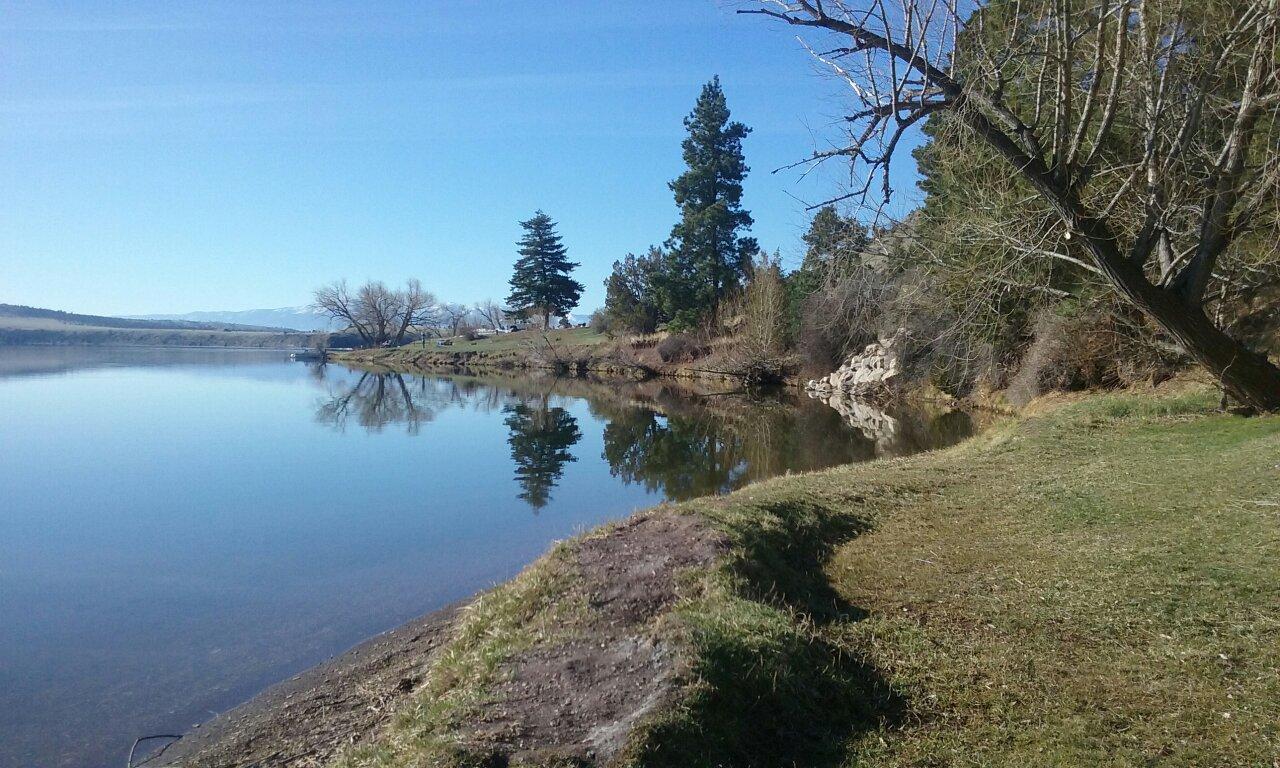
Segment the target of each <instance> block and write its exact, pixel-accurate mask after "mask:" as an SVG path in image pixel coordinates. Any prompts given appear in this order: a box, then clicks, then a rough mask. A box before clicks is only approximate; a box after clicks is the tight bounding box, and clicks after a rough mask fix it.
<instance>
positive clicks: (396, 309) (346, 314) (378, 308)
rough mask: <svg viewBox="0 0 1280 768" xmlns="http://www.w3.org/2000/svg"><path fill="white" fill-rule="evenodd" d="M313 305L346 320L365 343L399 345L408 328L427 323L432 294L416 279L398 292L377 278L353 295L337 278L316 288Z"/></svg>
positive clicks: (431, 307)
mask: <svg viewBox="0 0 1280 768" xmlns="http://www.w3.org/2000/svg"><path fill="white" fill-rule="evenodd" d="M312 306H314V307H315V308H316V309H318V310H320V311H321V312H324V313H325V314H327V315H329V317H331V318H333V319H335V320H338V321H340V322H344V323H347V324H348V325H349V326H350V327H351V328H353V329H354V330H355V332H356V333H357V334H359V336H360V339H361V341H363V342H364V343H365V344H366V345H367V346H377V345H380V344H383V343H385V342H393V343H396V344H399V343H401V342H402V341H403V340H404V336H405V333H406V332H408V330H409V328H411V327H413V326H420V325H425V324H428V323H430V322H431V318H432V316H433V312H434V307H435V297H434V296H432V295H431V293H430V292H429V291H427V290H425V289H424V288H423V287H422V283H421V282H419V281H418V280H409V281H408V282H407V283H406V284H405V287H404V288H403V289H401V290H398V291H396V290H391V289H390V288H388V287H387V286H386V284H385V283H382V282H380V281H369V282H367V283H365V284H364V285H362V286H360V287H359V288H358V289H356V291H355V293H354V294H353V293H352V292H351V290H350V289H349V288H348V287H347V282H346V281H345V280H340V281H338V282H335V283H331V284H329V285H326V286H323V287H321V288H319V289H317V290H316V292H315V294H314V297H313V300H312Z"/></svg>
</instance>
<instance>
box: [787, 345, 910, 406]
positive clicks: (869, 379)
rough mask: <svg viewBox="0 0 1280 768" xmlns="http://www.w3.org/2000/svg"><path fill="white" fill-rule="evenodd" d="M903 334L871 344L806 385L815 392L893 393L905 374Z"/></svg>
mask: <svg viewBox="0 0 1280 768" xmlns="http://www.w3.org/2000/svg"><path fill="white" fill-rule="evenodd" d="M901 348H902V334H901V332H899V333H895V334H894V335H893V336H890V337H888V338H882V339H880V340H879V341H876V342H873V343H871V344H868V345H867V347H866V349H864V350H862V352H861V353H860V354H857V355H854V356H853V357H851V358H849V359H848V361H846V362H845V364H844V365H842V366H840V367H839V368H837V369H836V370H835V371H834V372H833V373H831V374H830V375H829V376H824V377H823V378H821V379H811V380H810V381H809V382H808V383H807V384H805V389H806V390H808V391H809V392H810V393H812V394H814V395H818V396H821V397H830V396H832V395H838V394H843V395H849V396H853V397H863V398H884V397H888V396H890V395H892V394H893V393H894V391H895V389H896V388H897V385H898V381H899V379H900V378H901V376H902V353H901Z"/></svg>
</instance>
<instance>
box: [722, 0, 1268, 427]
mask: <svg viewBox="0 0 1280 768" xmlns="http://www.w3.org/2000/svg"><path fill="white" fill-rule="evenodd" d="M757 1H758V2H759V4H760V6H761V7H759V8H753V9H746V10H743V11H741V12H742V13H752V14H760V15H764V16H768V17H772V18H773V19H776V20H779V21H783V22H786V23H787V24H789V25H792V26H794V27H800V28H805V29H809V30H813V31H815V32H817V33H819V34H825V35H829V36H830V38H831V41H830V43H831V44H829V45H828V44H826V42H827V41H824V43H823V44H822V45H820V46H819V45H812V44H806V46H807V47H808V48H809V50H810V52H811V53H812V54H813V55H814V56H815V57H816V58H817V59H818V60H819V61H820V62H822V63H823V65H824V66H826V67H827V68H828V69H829V70H830V71H831V72H832V73H833V74H834V75H836V76H837V77H839V78H841V79H842V80H843V81H844V82H845V83H846V84H847V86H848V87H849V89H850V91H851V92H852V93H853V95H854V98H855V99H856V100H857V102H858V106H857V108H856V109H855V110H854V111H853V112H852V113H851V114H849V115H848V117H847V119H846V123H847V125H848V126H849V130H848V137H847V138H848V141H847V142H844V143H842V144H840V145H838V146H835V147H833V148H831V149H828V150H823V151H819V152H815V153H814V155H813V156H812V157H810V158H809V159H808V160H807V161H806V162H809V163H816V162H821V161H823V160H826V159H828V158H837V157H840V158H847V159H849V160H850V161H851V162H853V163H854V164H855V165H857V166H858V167H859V168H860V169H861V170H862V171H863V172H864V174H863V177H862V179H863V180H862V183H861V185H860V186H859V187H858V188H856V189H854V190H853V191H851V192H850V193H849V194H848V195H845V196H844V197H856V198H859V199H861V200H863V201H864V202H866V201H868V200H869V199H870V198H873V197H875V194H876V192H875V191H874V190H873V186H875V182H876V181H877V180H878V181H879V182H880V184H879V186H880V190H879V193H880V198H881V199H882V200H884V199H887V198H888V196H889V194H890V190H891V186H890V183H889V163H890V159H891V158H892V156H893V154H894V151H895V149H896V148H897V147H898V145H899V143H900V141H901V139H902V137H903V135H904V134H906V132H907V131H909V130H911V129H912V127H913V126H916V125H918V124H919V123H920V122H921V121H922V120H925V119H927V118H929V117H930V116H932V115H939V116H945V119H946V120H947V121H949V124H950V125H952V126H954V128H955V130H956V131H958V132H961V133H964V134H965V135H966V136H969V137H973V138H976V139H977V140H978V141H980V142H982V143H983V144H984V145H985V146H986V147H987V148H988V149H989V150H990V151H991V152H992V153H993V154H994V155H995V156H996V157H997V158H998V159H999V160H1000V162H1002V163H1003V164H1004V167H1006V168H1007V169H1008V170H1009V172H1010V174H1011V175H1012V176H1014V177H1016V178H1017V180H1018V182H1019V183H1022V184H1025V185H1027V186H1028V187H1029V188H1030V190H1031V191H1032V192H1033V194H1034V195H1035V196H1037V197H1038V198H1039V199H1040V200H1041V201H1042V202H1043V204H1045V205H1046V206H1047V208H1048V209H1049V210H1050V211H1052V213H1053V214H1054V215H1055V217H1056V219H1057V220H1058V221H1059V222H1060V226H1061V227H1063V235H1062V240H1063V242H1064V246H1063V248H1062V249H1061V252H1059V251H1058V250H1055V251H1053V252H1052V253H1051V254H1050V255H1052V256H1053V257H1055V258H1058V257H1060V256H1065V257H1066V258H1067V259H1074V260H1076V261H1077V262H1080V263H1081V265H1082V268H1084V269H1087V270H1092V272H1093V273H1094V274H1095V275H1096V276H1097V277H1098V278H1100V279H1102V280H1104V281H1105V282H1106V283H1107V284H1109V285H1110V286H1111V287H1112V288H1113V289H1114V290H1115V291H1116V292H1117V293H1118V294H1119V295H1120V296H1122V297H1123V298H1124V299H1126V300H1127V301H1128V302H1130V303H1131V304H1132V305H1134V306H1135V307H1137V308H1138V309H1139V310H1140V311H1141V312H1142V313H1143V314H1145V315H1146V316H1147V317H1148V318H1150V319H1151V320H1152V321H1154V322H1155V323H1156V324H1157V325H1158V326H1159V327H1160V328H1161V329H1163V330H1164V331H1165V332H1166V333H1167V334H1168V335H1169V336H1171V337H1172V338H1173V339H1175V340H1176V341H1177V342H1178V343H1179V344H1180V345H1181V346H1182V347H1183V348H1185V349H1186V350H1187V352H1188V353H1189V354H1190V355H1191V356H1192V357H1194V358H1195V359H1196V360H1197V361H1198V362H1199V363H1201V364H1202V365H1203V366H1204V367H1205V368H1207V369H1208V370H1209V371H1210V372H1211V373H1213V375H1214V376H1215V377H1217V379H1218V380H1219V381H1220V382H1221V383H1222V386H1223V387H1224V389H1225V390H1226V391H1227V392H1229V393H1230V394H1231V395H1232V396H1234V397H1235V398H1236V399H1238V400H1239V401H1241V402H1242V403H1245V404H1247V405H1249V406H1252V407H1254V408H1257V409H1260V410H1280V369H1277V368H1276V366H1275V365H1273V364H1272V363H1270V362H1269V361H1268V360H1267V359H1266V357H1265V356H1264V355H1260V354H1257V353H1255V352H1253V351H1251V350H1249V349H1248V348H1246V347H1245V346H1244V345H1242V344H1241V343H1239V342H1238V341H1236V340H1235V339H1233V338H1231V337H1230V336H1228V335H1227V334H1226V333H1224V332H1223V331H1222V330H1220V329H1219V328H1218V327H1217V326H1216V325H1215V324H1214V323H1213V322H1212V321H1211V320H1210V319H1209V316H1208V314H1207V313H1206V303H1207V302H1208V301H1210V300H1212V298H1213V297H1214V296H1215V295H1221V294H1222V293H1223V287H1222V283H1223V272H1222V269H1221V267H1222V261H1223V259H1224V258H1229V257H1230V249H1231V248H1232V246H1233V245H1234V244H1237V243H1239V242H1240V241H1241V240H1242V239H1243V238H1245V237H1246V236H1247V235H1249V234H1251V233H1252V232H1254V231H1256V230H1257V229H1258V228H1259V227H1263V226H1268V225H1270V226H1274V224H1275V221H1276V216H1275V210H1276V205H1277V190H1278V189H1280V142H1278V141H1277V140H1276V131H1277V130H1278V127H1277V118H1276V112H1277V107H1280V73H1278V72H1277V66H1276V65H1277V62H1276V57H1277V37H1278V30H1280V0H1237V1H1235V2H1224V3H1215V4H1208V3H1206V4H1200V3H1185V2H1175V1H1174V0H1100V1H1097V0H1000V1H999V2H980V3H977V4H976V5H972V4H970V5H968V6H967V7H968V8H971V9H972V13H969V12H968V11H964V12H962V11H961V7H962V6H960V5H959V4H958V2H957V0H896V3H893V4H891V3H890V2H889V1H888V0H866V2H862V3H858V4H857V7H855V5H854V3H852V2H843V1H842V0H825V1H824V0H795V1H790V0H757ZM1073 252H1074V254H1078V255H1074V254H1073ZM1215 282H1216V283H1219V284H1220V285H1217V286H1213V287H1211V284H1213V283H1215Z"/></svg>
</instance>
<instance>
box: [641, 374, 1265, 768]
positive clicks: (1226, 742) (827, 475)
mask: <svg viewBox="0 0 1280 768" xmlns="http://www.w3.org/2000/svg"><path fill="white" fill-rule="evenodd" d="M1212 403H1213V399H1212V397H1211V396H1209V395H1208V394H1207V393H1202V392H1201V393H1192V394H1189V395H1183V396H1181V397H1174V398H1161V399H1159V400H1153V399H1151V398H1143V397H1137V396H1114V397H1104V398H1097V399H1093V400H1090V401H1087V402H1085V403H1082V404H1078V405H1074V406H1070V407H1067V408H1064V409H1062V410H1060V411H1058V412H1054V413H1051V414H1049V415H1043V416H1039V417H1035V418H1031V419H1029V420H1026V421H1024V422H1020V423H1010V424H1005V425H1002V426H1000V427H997V428H996V429H994V430H993V431H991V432H990V433H988V434H987V435H986V436H984V437H981V438H979V439H977V440H975V441H972V442H970V443H968V444H966V445H964V446H961V447H959V448H957V449H953V450H950V451H945V452H939V453H936V454H929V455H924V456H918V457H914V458H910V459H906V460H899V461H890V462H884V463H876V464H868V465H862V466H855V467H849V468H843V469H839V470H834V471H829V472H824V473H820V474H815V475H809V476H804V477H795V478H786V479H781V480H777V481H771V482H768V483H764V484H761V485H758V486H755V487H752V488H749V489H747V490H745V491H743V492H741V493H739V494H736V495H734V496H731V497H729V498H727V499H723V500H714V501H702V502H696V503H695V506H697V507H698V508H699V510H700V511H701V512H702V514H704V515H706V516H707V517H708V518H710V519H712V520H713V521H715V524H716V525H718V526H720V527H721V528H723V529H724V530H725V531H727V532H728V533H729V534H730V535H731V536H732V537H733V539H734V541H735V544H736V546H735V554H734V556H733V558H732V559H731V560H730V561H729V562H728V563H726V565H725V567H724V568H723V570H722V572H721V573H720V574H719V578H718V580H717V584H718V585H719V586H718V588H717V589H715V590H713V591H712V592H711V593H708V594H707V595H704V596H703V597H702V598H700V599H697V600H691V601H690V602H689V603H688V604H687V605H686V606H685V607H684V608H683V617H684V620H685V624H686V625H687V626H688V627H690V628H691V629H690V639H691V642H692V646H693V652H692V654H693V658H694V660H695V661H694V663H693V668H694V670H695V673H694V674H693V675H692V676H691V681H690V685H689V688H688V695H687V698H686V702H685V705H684V706H683V707H681V708H679V709H677V710H674V711H671V712H668V713H667V714H666V715H665V717H664V718H662V719H661V720H660V721H658V722H655V723H652V724H651V725H650V726H649V729H648V731H647V733H644V734H642V735H641V737H640V738H638V739H637V741H636V744H635V752H634V761H635V762H636V763H637V764H644V765H673V766H674V765H682V766H683V765H718V764H732V765H793V764H796V765H849V766H854V765H858V766H863V765H865V766H907V765H948V766H950V765H974V766H978V765H984V766H986V765H1007V766H1024V765H1061V766H1075V765H1115V766H1121V765H1124V766H1128V765H1156V764H1159V765H1184V766H1211V765H1220V766H1245V765H1250V766H1252V765H1256V766H1272V765H1273V764H1274V761H1275V760H1276V759H1277V758H1278V757H1280V506H1277V505H1278V504H1280V419H1278V418H1276V417H1269V418H1258V419H1244V418H1240V417H1234V416H1227V415H1211V414H1210V413H1209V411H1210V408H1211V406H1212Z"/></svg>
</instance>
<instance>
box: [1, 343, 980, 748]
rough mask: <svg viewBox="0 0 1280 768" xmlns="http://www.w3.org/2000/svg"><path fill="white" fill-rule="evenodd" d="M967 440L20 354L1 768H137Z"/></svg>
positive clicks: (456, 382) (244, 357)
mask: <svg viewBox="0 0 1280 768" xmlns="http://www.w3.org/2000/svg"><path fill="white" fill-rule="evenodd" d="M970 430H971V425H970V422H969V420H968V417H967V416H965V415H964V414H962V413H948V414H940V415H932V416H930V415H926V414H921V413H903V412H898V413H889V414H886V413H884V412H882V411H879V410H878V409H874V408H868V407H865V406H860V405H859V406H856V407H850V406H849V405H848V404H845V405H843V406H842V407H841V408H839V409H837V408H833V407H829V406H828V405H827V404H825V403H822V402H819V401H815V400H811V399H808V398H806V397H803V396H797V395H795V394H794V393H792V394H775V395H771V396H749V395H747V394H745V393H742V392H738V391H734V389H733V387H732V385H728V384H726V385H721V386H702V387H699V388H698V389H691V388H687V387H683V386H676V385H674V384H672V383H670V382H655V381H651V382H643V383H636V384H630V383H624V384H620V383H617V382H609V383H604V382H593V381H589V380H584V379H556V378H550V377H539V376H525V377H514V376H513V377H492V376H490V377H485V376H461V375H451V376H410V375H398V374H390V373H385V372H384V373H377V372H362V371H355V370H348V369H345V368H342V367H340V366H336V365H328V366H316V365H306V364H301V363H294V362H291V361H290V360H289V359H288V356H287V354H285V353H282V352H262V351H237V350H197V349H138V348H135V349H102V348H22V347H9V348H4V347H0V445H2V446H3V449H2V452H0V766H4V768H10V767H13V768H18V767H19V766H21V767H22V768H26V767H27V766H42V767H51V766H77V767H79V766H86V767H87V768H100V767H106V766H111V768H116V767H118V766H122V765H123V764H124V762H125V756H126V754H127V753H128V750H129V747H130V745H131V744H132V743H133V740H134V738H136V737H138V736H144V735H150V734H158V733H175V732H177V733H180V732H183V731H185V730H187V729H189V728H190V727H191V726H192V725H193V724H196V723H199V722H201V721H203V720H206V719H208V718H209V717H211V716H212V715H214V714H215V713H217V712H219V711H222V710H225V709H227V708H229V707H231V706H233V705H235V704H237V703H239V702H241V701H243V700H245V699H247V698H249V697H251V696H252V695H253V694H255V693H257V692H258V691H260V690H262V689H263V688H264V687H266V686H268V685H270V684H272V683H274V682H276V681H278V680H281V679H284V678H286V677H289V676H291V675H293V674H295V673H297V672H299V671H301V670H302V669H305V668H307V667H309V666H311V665H314V664H316V663H318V662H320V661H322V660H324V659H326V658H328V657H330V656H332V655H334V654H336V653H338V652H341V651H343V650H345V649H346V648H348V647H350V646H352V645H354V644H355V643H357V642H359V641H360V640H362V639H364V638H366V637H369V636H371V635H373V634H376V633H378V632H382V631H385V630H387V629H390V628H392V627H395V626H397V625H398V624H401V623H403V622H405V621H407V620H409V619H411V618H413V617H416V616H418V615H421V614H424V613H427V612H429V611H432V610H434V609H437V608H440V607H442V606H444V605H447V604H449V603H452V602H454V601H457V600H460V599H462V598H464V597H466V596H468V595H470V594H472V593H474V592H476V591H477V590H481V589H484V588H487V587H489V586H492V585H494V584H496V583H498V582H500V581H503V580H505V579H507V578H509V577H511V576H512V575H514V574H515V573H516V572H518V571H519V570H520V569H521V567H522V566H524V565H525V564H527V563H529V562H530V561H532V560H533V559H535V558H536V557H537V556H538V555H539V554H541V553H542V552H543V551H545V550H546V549H547V547H548V545H549V544H551V543H552V542H553V541H556V540H558V539H563V538H566V537H568V536H572V535H574V534H575V533H578V532H581V531H583V530H585V529H588V528H590V527H592V526H594V525H597V524H599V523H602V522H605V521H608V520H613V519H617V518H619V517H623V516H625V515H627V514H629V513H630V512H632V511H634V510H636V509H639V508H643V507H646V506H650V505H653V504H655V503H658V502H660V501H663V500H666V499H674V500H679V499H687V498H691V497H694V496H698V495H703V494H708V493H723V492H727V491H730V490H733V489H735V488H738V487H741V486H742V485H744V484H746V483H748V482H751V481H754V480H758V479H763V478H766V477H770V476H774V475H779V474H783V473H787V472H797V471H806V470H812V469H819V468H823V467H827V466H832V465H835V464H841V463H847V462H853V461H864V460H868V459H872V458H875V457H877V456H882V455H894V454H903V453H910V452H913V451H918V450H922V449H925V448H930V447H935V446H938V445H944V444H949V443H952V442H956V441H958V440H960V439H961V438H963V437H964V436H966V435H967V434H968V433H969V431H970Z"/></svg>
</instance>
